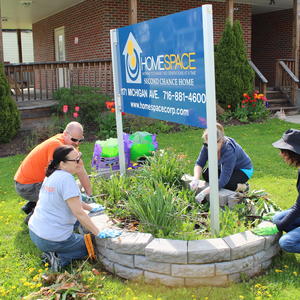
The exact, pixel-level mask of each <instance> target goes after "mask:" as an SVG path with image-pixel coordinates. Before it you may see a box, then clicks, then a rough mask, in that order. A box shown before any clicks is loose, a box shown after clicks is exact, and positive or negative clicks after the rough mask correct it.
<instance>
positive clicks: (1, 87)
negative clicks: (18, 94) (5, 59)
mask: <svg viewBox="0 0 300 300" xmlns="http://www.w3.org/2000/svg"><path fill="white" fill-rule="evenodd" d="M0 112H1V113H0V143H7V142H9V141H10V140H11V139H12V138H13V137H14V136H15V135H16V134H17V132H18V129H19V128H20V113H19V110H18V108H17V105H16V102H15V100H14V99H12V97H11V96H10V89H9V84H8V81H7V78H6V76H5V74H4V68H3V64H2V63H1V64H0Z"/></svg>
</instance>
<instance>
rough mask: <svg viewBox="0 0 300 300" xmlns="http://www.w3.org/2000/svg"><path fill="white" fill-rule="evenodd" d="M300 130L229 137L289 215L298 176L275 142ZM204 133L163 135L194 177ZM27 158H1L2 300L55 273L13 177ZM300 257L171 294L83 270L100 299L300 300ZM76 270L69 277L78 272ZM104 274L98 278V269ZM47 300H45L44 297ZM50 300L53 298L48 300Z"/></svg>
mask: <svg viewBox="0 0 300 300" xmlns="http://www.w3.org/2000/svg"><path fill="white" fill-rule="evenodd" d="M291 127H293V128H296V129H300V125H296V124H289V123H286V122H283V121H280V120H269V121H268V122H266V123H265V124H251V125H243V126H229V127H226V128H225V131H226V134H227V135H228V136H231V137H233V138H235V139H236V140H237V141H238V142H239V143H240V144H241V145H242V146H243V147H244V149H245V150H246V151H247V153H248V154H249V155H250V157H251V158H252V160H253V163H254V168H255V174H254V177H253V179H251V181H250V185H251V188H252V189H264V190H265V191H267V192H268V193H269V194H270V196H271V199H272V200H273V201H275V202H276V203H277V204H278V205H280V206H281V207H282V208H283V209H285V208H288V207H290V206H291V205H292V204H294V202H295V199H296V196H297V191H296V187H295V185H296V178H297V170H296V169H294V168H290V167H288V166H287V165H286V164H284V163H283V162H282V159H281V158H280V157H279V155H278V150H276V149H274V148H273V147H272V145H271V144H272V142H274V141H275V140H277V139H279V138H280V137H281V135H282V133H283V132H284V131H285V130H287V129H289V128H291ZM201 134H202V130H200V129H199V130H193V129H191V130H188V131H186V132H179V133H175V134H160V135H159V136H158V142H159V146H160V148H167V147H171V148H173V149H174V151H175V150H176V151H178V152H182V153H185V154H186V155H187V157H188V158H189V162H187V165H186V170H187V171H189V172H192V168H193V164H194V161H195V160H196V158H197V155H198V152H199V148H200V146H201V144H202V140H201ZM81 151H82V152H83V155H84V160H85V165H86V166H89V165H90V162H91V157H92V151H93V144H91V143H87V144H84V145H82V147H81ZM23 158H24V155H16V156H12V157H6V158H0V299H20V298H21V297H24V296H26V295H28V294H30V293H31V292H33V291H38V290H39V289H40V285H41V274H43V273H49V270H47V268H46V267H45V266H43V265H41V262H40V258H39V255H40V252H39V250H37V249H36V247H35V246H34V245H33V244H32V243H31V241H30V238H29V235H28V229H27V227H26V226H25V225H24V224H23V218H24V214H23V213H22V212H21V211H20V207H21V206H22V204H23V203H24V201H23V200H22V199H21V198H20V197H19V196H18V195H17V194H16V193H15V191H14V185H13V176H14V174H15V172H16V170H17V168H18V166H19V164H20V162H21V160H22V159H23ZM299 261H300V255H298V254H288V253H283V254H282V255H281V256H279V257H277V258H276V259H275V261H274V263H273V266H272V268H271V269H269V270H268V271H267V273H266V274H264V275H262V276H259V277H255V278H253V279H251V280H247V279H246V278H245V281H243V282H242V283H239V284H233V285H231V286H230V287H227V288H211V287H201V288H190V289H187V288H166V287H164V286H151V285H146V284H142V283H133V282H127V281H123V280H120V279H118V278H116V277H114V276H112V275H110V274H108V273H106V272H104V270H103V269H101V266H100V265H99V264H96V265H95V264H90V263H89V262H88V263H86V264H85V265H84V266H83V272H82V278H81V280H82V283H84V284H85V285H88V286H89V288H90V290H92V291H93V292H94V293H95V295H94V297H95V298H96V299H113V300H117V299H128V300H129V299H130V300H140V299H141V300H146V299H156V300H157V299H161V300H167V299H172V300H185V299H192V300H194V299H197V300H198V299H201V300H204V299H209V300H227V299H232V300H235V299H246V300H248V299H249V300H252V299H253V300H259V299H276V300H283V299H291V300H294V299H299V298H300V291H299V288H298V286H299V277H300V267H299V266H300V265H299ZM78 266H79V265H78V264H77V265H74V266H73V268H70V269H69V272H75V271H76V268H77V267H78ZM93 268H96V269H98V270H100V275H94V274H93V272H92V269H93ZM40 298H41V297H40ZM47 299H49V298H47ZM89 299H91V298H89Z"/></svg>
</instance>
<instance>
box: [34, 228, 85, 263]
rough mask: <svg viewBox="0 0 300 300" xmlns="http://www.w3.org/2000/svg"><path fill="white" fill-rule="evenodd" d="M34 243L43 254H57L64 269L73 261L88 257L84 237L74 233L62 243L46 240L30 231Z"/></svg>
mask: <svg viewBox="0 0 300 300" xmlns="http://www.w3.org/2000/svg"><path fill="white" fill-rule="evenodd" d="M29 234H30V238H31V240H32V241H33V243H34V244H35V245H36V246H37V247H38V248H39V249H40V250H41V251H43V252H55V253H56V254H57V256H58V257H59V259H60V264H61V266H62V267H65V266H67V265H68V264H70V263H71V262H72V260H73V259H81V258H84V257H86V256H87V255H88V253H87V250H86V246H85V242H84V237H83V235H80V234H77V233H72V235H71V236H70V237H69V238H68V239H66V240H65V241H61V242H53V241H49V240H45V239H42V238H40V237H39V236H37V235H36V234H35V233H34V232H32V231H31V230H29Z"/></svg>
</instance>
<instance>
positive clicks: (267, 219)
mask: <svg viewBox="0 0 300 300" xmlns="http://www.w3.org/2000/svg"><path fill="white" fill-rule="evenodd" d="M275 214H276V212H269V213H267V214H265V215H263V216H262V219H263V220H265V221H272V219H273V217H274V215H275Z"/></svg>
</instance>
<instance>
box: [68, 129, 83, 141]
mask: <svg viewBox="0 0 300 300" xmlns="http://www.w3.org/2000/svg"><path fill="white" fill-rule="evenodd" d="M68 134H69V136H70V137H71V138H70V140H71V141H72V142H74V143H77V142H78V143H82V142H83V141H84V138H82V139H75V138H73V137H72V135H71V134H70V133H69V132H68Z"/></svg>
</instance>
